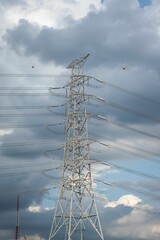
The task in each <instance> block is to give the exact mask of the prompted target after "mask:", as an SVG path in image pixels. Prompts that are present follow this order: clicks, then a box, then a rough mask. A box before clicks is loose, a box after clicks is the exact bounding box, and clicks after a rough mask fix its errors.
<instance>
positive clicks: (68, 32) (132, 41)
mask: <svg viewBox="0 0 160 240" xmlns="http://www.w3.org/2000/svg"><path fill="white" fill-rule="evenodd" d="M93 23H94V24H93ZM6 39H7V42H8V44H9V45H10V46H11V47H12V48H13V49H14V50H15V51H17V52H19V53H20V52H21V51H24V54H26V55H37V56H38V57H39V58H40V59H41V60H42V61H53V62H55V63H56V64H60V65H67V63H68V62H69V61H70V59H73V58H74V57H75V56H79V55H81V54H83V53H86V52H89V53H91V54H93V55H94V56H95V57H96V60H95V64H97V65H106V64H107V65H110V66H113V64H114V66H116V65H117V64H121V63H127V64H130V66H139V65H145V66H146V67H149V66H152V68H153V69H154V68H156V69H158V68H159V65H158V62H159V55H158V51H159V37H158V35H157V33H156V28H155V26H154V24H153V23H152V22H149V21H147V19H145V17H144V16H143V14H142V12H141V10H140V9H139V10H137V9H134V8H133V7H132V4H130V3H129V2H128V1H125V4H124V5H121V3H119V2H117V1H111V2H110V3H109V4H108V8H107V10H106V11H103V12H98V13H95V12H90V13H89V14H88V16H86V17H84V18H83V19H82V20H79V21H78V22H75V24H74V25H72V26H71V27H68V28H66V29H54V28H48V27H42V28H40V27H39V26H38V25H34V24H32V23H30V22H28V21H27V20H25V19H22V20H20V22H19V24H18V26H16V27H15V28H14V29H12V30H8V33H7V35H6ZM144 43H145V44H144Z"/></svg>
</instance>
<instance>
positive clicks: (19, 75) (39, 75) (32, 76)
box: [0, 73, 69, 78]
mask: <svg viewBox="0 0 160 240" xmlns="http://www.w3.org/2000/svg"><path fill="white" fill-rule="evenodd" d="M0 77H9V78H13V77H14V78H15V77H18V78H21V77H26V78H30V77H31V78H55V77H56V78H64V77H69V76H68V75H67V74H42V73H39V74H38V73H37V74H36V73H34V74H32V73H30V74H29V73H27V74H26V73H24V74H23V73H0Z"/></svg>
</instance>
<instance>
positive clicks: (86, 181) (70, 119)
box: [49, 54, 104, 240]
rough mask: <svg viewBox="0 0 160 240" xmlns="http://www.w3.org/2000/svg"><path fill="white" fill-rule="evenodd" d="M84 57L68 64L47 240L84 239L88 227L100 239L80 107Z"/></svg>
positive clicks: (84, 98) (83, 98) (84, 120)
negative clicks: (58, 179)
mask: <svg viewBox="0 0 160 240" xmlns="http://www.w3.org/2000/svg"><path fill="white" fill-rule="evenodd" d="M88 56H89V54H88V55H86V56H85V57H83V58H80V59H76V60H74V61H73V62H72V63H71V64H70V65H69V66H68V68H70V69H71V77H70V81H69V82H68V83H67V84H66V86H65V88H66V92H67V99H68V101H67V103H68V104H67V119H66V126H65V131H66V142H65V147H64V161H63V173H62V183H61V189H60V194H59V198H58V201H57V205H56V208H55V214H54V218H53V223H52V227H51V231H50V235H49V240H51V239H55V240H56V239H61V240H62V239H64V240H85V239H86V238H85V232H84V231H85V230H86V232H87V228H88V227H89V229H92V230H93V233H94V234H96V235H97V240H98V239H101V240H104V238H103V233H102V229H101V224H100V220H99V215H98V211H97V207H96V203H95V195H94V191H93V179H92V170H91V163H92V162H91V160H90V143H89V139H88V130H87V121H88V114H87V112H86V110H85V106H84V102H85V101H88V96H87V94H85V84H86V82H87V81H88V78H87V76H85V75H83V72H82V68H83V65H84V63H85V61H86V60H87V58H88Z"/></svg>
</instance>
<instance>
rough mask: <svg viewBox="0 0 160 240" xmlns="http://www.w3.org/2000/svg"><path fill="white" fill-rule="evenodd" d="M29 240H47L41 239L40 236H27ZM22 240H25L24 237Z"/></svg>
mask: <svg viewBox="0 0 160 240" xmlns="http://www.w3.org/2000/svg"><path fill="white" fill-rule="evenodd" d="M25 237H26V239H27V240H45V239H44V238H41V237H40V236H39V235H38V234H36V235H32V236H27V235H26V236H25ZM20 240H24V237H21V238H20Z"/></svg>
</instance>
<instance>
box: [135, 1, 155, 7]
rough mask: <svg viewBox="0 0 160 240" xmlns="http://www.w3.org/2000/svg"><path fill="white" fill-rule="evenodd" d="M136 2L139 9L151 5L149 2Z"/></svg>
mask: <svg viewBox="0 0 160 240" xmlns="http://www.w3.org/2000/svg"><path fill="white" fill-rule="evenodd" d="M138 2H139V5H140V7H141V8H143V7H146V6H148V5H151V4H152V1H151V0H138Z"/></svg>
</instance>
